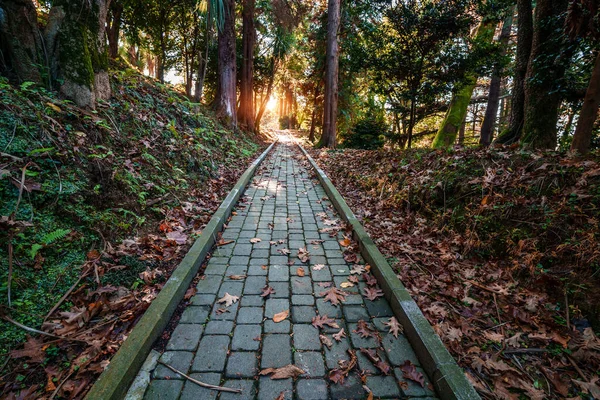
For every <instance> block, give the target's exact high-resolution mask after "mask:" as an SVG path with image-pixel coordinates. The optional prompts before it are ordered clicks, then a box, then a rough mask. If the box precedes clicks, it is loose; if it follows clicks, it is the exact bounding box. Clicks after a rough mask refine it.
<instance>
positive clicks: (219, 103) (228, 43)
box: [215, 0, 237, 126]
mask: <svg viewBox="0 0 600 400" xmlns="http://www.w3.org/2000/svg"><path fill="white" fill-rule="evenodd" d="M222 2H223V14H224V15H223V24H222V26H219V34H218V59H217V65H218V67H217V68H218V76H219V84H218V88H217V96H216V98H215V111H216V113H217V115H218V116H219V117H220V118H222V119H223V120H224V122H225V124H226V125H229V126H236V125H237V113H236V59H235V0H222ZM219 25H220V24H219Z"/></svg>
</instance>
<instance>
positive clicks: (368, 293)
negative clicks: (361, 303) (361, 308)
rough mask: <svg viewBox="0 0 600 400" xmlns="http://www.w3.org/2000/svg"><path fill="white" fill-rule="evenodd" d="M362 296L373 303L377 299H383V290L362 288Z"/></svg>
mask: <svg viewBox="0 0 600 400" xmlns="http://www.w3.org/2000/svg"><path fill="white" fill-rule="evenodd" d="M363 294H364V295H365V297H366V298H367V299H369V300H371V301H375V300H377V298H378V297H383V290H381V289H379V288H378V287H365V288H363Z"/></svg>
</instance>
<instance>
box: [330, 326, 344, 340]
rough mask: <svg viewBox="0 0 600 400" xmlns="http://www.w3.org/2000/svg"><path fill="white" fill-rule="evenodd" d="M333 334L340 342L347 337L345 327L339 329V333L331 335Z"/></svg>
mask: <svg viewBox="0 0 600 400" xmlns="http://www.w3.org/2000/svg"><path fill="white" fill-rule="evenodd" d="M331 336H333V338H334V339H335V340H337V341H338V342H341V341H342V338H345V337H346V332H344V328H342V329H340V331H339V332H338V333H334V334H333V335H331Z"/></svg>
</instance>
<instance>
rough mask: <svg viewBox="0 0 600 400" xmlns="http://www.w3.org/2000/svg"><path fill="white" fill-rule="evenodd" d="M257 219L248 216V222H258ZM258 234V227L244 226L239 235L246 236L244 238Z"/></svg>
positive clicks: (240, 236)
mask: <svg viewBox="0 0 600 400" xmlns="http://www.w3.org/2000/svg"><path fill="white" fill-rule="evenodd" d="M256 221H257V220H256V219H253V218H246V222H247V223H248V222H250V223H253V222H254V223H256ZM255 236H256V229H251V227H249V228H248V229H245V228H243V229H242V231H241V232H240V235H239V236H238V237H239V238H240V239H242V238H244V239H252V238H253V237H255Z"/></svg>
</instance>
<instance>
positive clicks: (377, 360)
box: [360, 349, 392, 375]
mask: <svg viewBox="0 0 600 400" xmlns="http://www.w3.org/2000/svg"><path fill="white" fill-rule="evenodd" d="M360 352H361V353H363V354H364V355H365V356H366V357H367V358H368V359H369V360H370V361H371V362H372V363H373V365H375V367H376V368H377V369H379V370H380V371H381V372H382V373H383V374H384V375H389V374H390V371H391V370H392V368H391V367H390V365H389V364H388V363H386V362H385V361H384V360H382V359H381V357H379V356H378V355H377V349H360Z"/></svg>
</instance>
